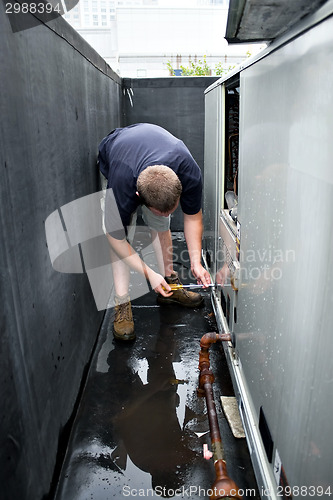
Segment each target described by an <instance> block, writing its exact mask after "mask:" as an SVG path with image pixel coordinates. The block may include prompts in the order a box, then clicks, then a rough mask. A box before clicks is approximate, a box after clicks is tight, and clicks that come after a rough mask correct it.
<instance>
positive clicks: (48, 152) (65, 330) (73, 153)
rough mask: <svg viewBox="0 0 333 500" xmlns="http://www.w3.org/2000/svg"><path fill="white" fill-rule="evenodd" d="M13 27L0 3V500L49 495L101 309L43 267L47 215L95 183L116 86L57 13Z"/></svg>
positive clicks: (79, 284)
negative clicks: (50, 18) (47, 19)
mask: <svg viewBox="0 0 333 500" xmlns="http://www.w3.org/2000/svg"><path fill="white" fill-rule="evenodd" d="M35 24H37V26H35V27H33V28H31V29H25V30H21V31H16V32H13V31H12V28H11V25H10V23H9V19H8V17H7V16H6V14H5V13H4V3H3V2H1V3H0V47H1V51H0V74H1V78H0V85H1V88H0V109H1V124H0V127H1V128H0V165H1V181H0V196H1V199H0V229H1V245H0V273H1V289H0V304H1V312H0V328H1V337H0V362H1V369H0V400H1V410H0V454H1V459H0V497H1V499H3V500H5V499H6V500H7V499H10V500H25V499H27V500H30V499H31V500H39V499H41V498H42V497H43V496H44V495H45V494H47V492H48V491H49V489H50V482H51V479H52V475H53V471H54V466H55V461H56V454H57V446H58V439H59V435H60V434H61V431H62V429H63V426H64V425H65V424H66V422H68V420H69V418H70V416H71V414H72V412H73V407H74V404H75V400H76V398H77V395H78V392H79V387H80V383H81V380H82V375H83V373H84V369H85V367H86V366H87V363H88V361H89V358H90V355H91V352H92V349H93V346H94V343H95V340H96V336H97V333H98V331H99V327H100V323H101V320H102V313H100V312H98V311H97V308H96V306H95V302H94V300H93V296H92V293H91V290H90V286H89V284H88V280H87V276H86V275H85V274H77V275H75V274H61V273H57V272H56V271H54V270H53V268H52V266H51V263H50V258H49V254H48V249H47V246H46V239H45V228H44V222H45V219H46V218H47V216H48V215H49V214H51V213H52V212H53V211H54V210H56V209H58V208H59V207H61V206H62V205H63V204H65V203H68V202H70V201H72V200H75V199H76V198H79V197H81V196H84V195H86V194H89V193H91V192H94V191H96V190H97V188H98V176H97V172H96V154H97V146H98V143H99V141H100V140H101V139H102V138H103V136H104V135H105V134H106V132H108V131H110V130H111V129H112V128H115V127H117V126H120V125H121V113H120V98H121V85H120V83H121V82H120V79H119V78H118V77H116V75H115V74H114V73H113V72H112V71H111V70H110V68H108V67H107V66H106V64H105V62H104V61H103V60H102V59H101V58H100V57H99V56H97V54H96V53H95V52H94V51H93V50H92V49H90V47H89V46H88V45H87V44H86V43H84V42H83V40H82V39H81V38H80V37H79V36H78V35H77V34H76V33H75V32H74V31H73V30H72V29H71V28H69V27H68V25H67V23H66V22H65V21H64V20H63V19H62V18H59V19H57V20H54V21H51V22H50V23H49V24H47V25H43V24H41V23H39V22H38V21H37V22H35Z"/></svg>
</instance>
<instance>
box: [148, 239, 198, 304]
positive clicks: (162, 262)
mask: <svg viewBox="0 0 333 500" xmlns="http://www.w3.org/2000/svg"><path fill="white" fill-rule="evenodd" d="M151 234H152V240H153V247H154V250H155V254H156V259H157V263H158V266H159V269H160V273H161V274H162V276H163V275H164V276H165V280H166V281H167V283H169V284H175V285H179V284H181V282H180V280H179V277H178V274H177V273H176V272H175V271H174V270H173V261H172V257H173V247H172V237H171V231H170V230H168V231H156V230H155V229H151ZM157 301H158V303H159V304H172V303H176V304H180V305H182V306H185V307H199V306H201V305H202V304H203V298H202V297H201V295H200V294H199V293H195V292H190V291H189V290H186V288H183V289H180V290H176V291H174V292H173V294H172V296H171V297H162V295H159V296H158V298H157Z"/></svg>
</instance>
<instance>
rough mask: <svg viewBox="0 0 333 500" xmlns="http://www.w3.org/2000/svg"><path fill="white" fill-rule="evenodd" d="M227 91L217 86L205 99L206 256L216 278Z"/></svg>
mask: <svg viewBox="0 0 333 500" xmlns="http://www.w3.org/2000/svg"><path fill="white" fill-rule="evenodd" d="M223 110H224V88H223V87H222V86H217V87H215V89H214V90H213V91H212V92H210V93H209V94H207V96H206V99H205V153H204V164H205V176H204V197H203V219H204V227H205V234H204V238H203V256H204V259H205V261H206V265H207V267H208V268H209V270H210V272H211V274H212V276H213V278H214V279H215V272H216V253H217V245H218V242H217V238H216V236H217V233H218V222H217V218H216V213H218V212H219V210H220V206H221V197H222V193H223V191H224V185H223V176H222V172H223V170H224V156H223V152H224V135H223V131H224V127H223V119H222V117H223V115H224V111H223Z"/></svg>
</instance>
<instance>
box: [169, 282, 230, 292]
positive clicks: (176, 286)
mask: <svg viewBox="0 0 333 500" xmlns="http://www.w3.org/2000/svg"><path fill="white" fill-rule="evenodd" d="M169 286H170V288H171V290H180V289H181V288H208V287H219V286H221V285H216V284H213V283H210V284H209V285H206V286H205V287H204V285H202V284H200V285H198V284H192V285H179V284H170V285H169Z"/></svg>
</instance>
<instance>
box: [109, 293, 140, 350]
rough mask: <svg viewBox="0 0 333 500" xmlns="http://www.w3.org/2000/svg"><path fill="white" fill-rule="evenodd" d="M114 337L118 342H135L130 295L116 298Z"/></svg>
mask: <svg viewBox="0 0 333 500" xmlns="http://www.w3.org/2000/svg"><path fill="white" fill-rule="evenodd" d="M114 300H115V307H114V322H113V336H114V338H115V339H117V340H134V339H135V333H134V321H133V315H132V306H131V301H130V297H129V295H125V296H124V297H118V296H117V295H116V296H115V299H114Z"/></svg>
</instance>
